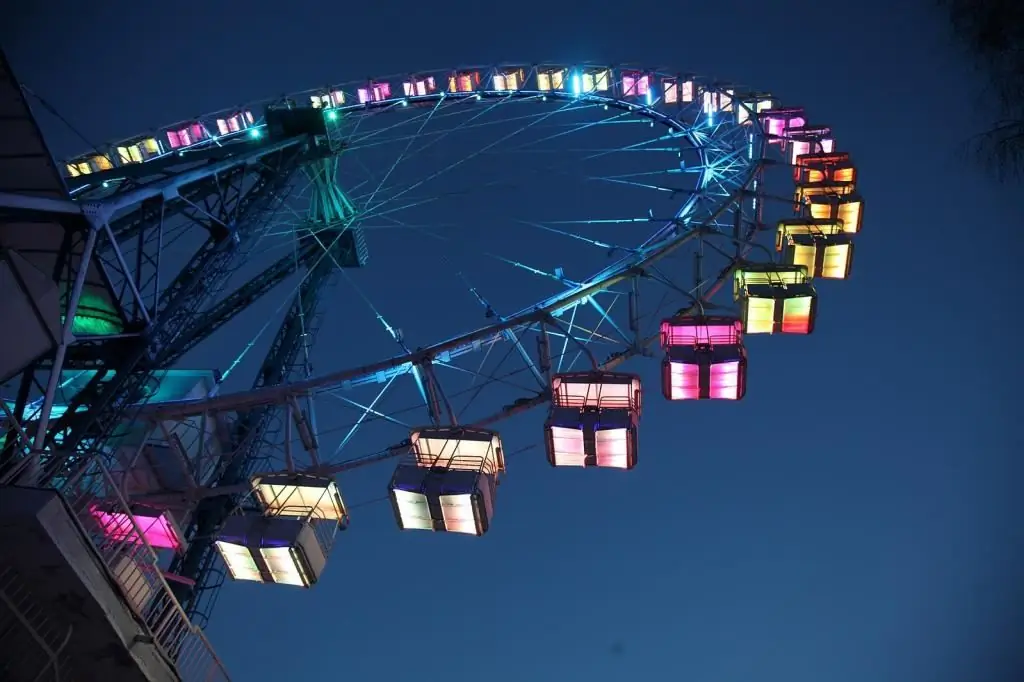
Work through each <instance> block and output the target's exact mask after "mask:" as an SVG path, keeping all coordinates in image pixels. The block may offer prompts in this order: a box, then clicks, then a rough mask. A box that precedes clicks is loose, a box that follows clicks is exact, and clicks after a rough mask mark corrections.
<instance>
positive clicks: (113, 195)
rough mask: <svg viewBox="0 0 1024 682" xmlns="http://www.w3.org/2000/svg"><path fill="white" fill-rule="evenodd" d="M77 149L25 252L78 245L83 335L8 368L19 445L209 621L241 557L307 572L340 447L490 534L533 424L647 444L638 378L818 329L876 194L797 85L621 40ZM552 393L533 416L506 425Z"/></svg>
mask: <svg viewBox="0 0 1024 682" xmlns="http://www.w3.org/2000/svg"><path fill="white" fill-rule="evenodd" d="M64 174H65V182H66V186H67V188H68V190H69V192H70V196H71V198H72V200H73V202H74V203H75V204H77V205H78V206H81V207H82V212H83V214H84V215H85V216H86V218H87V222H88V223H89V225H91V226H92V229H83V230H82V231H81V232H80V233H79V234H78V236H76V237H75V238H66V237H62V238H61V239H60V240H56V239H55V240H53V242H52V248H50V247H47V248H50V251H47V250H46V249H45V248H41V247H37V246H36V245H34V244H23V245H20V246H18V245H16V246H15V247H14V248H16V249H17V248H20V249H21V252H22V253H23V255H24V258H25V259H26V262H30V263H31V262H34V261H32V259H33V258H35V259H36V260H38V261H40V262H45V263H46V264H47V267H49V268H50V269H51V270H55V271H56V270H60V272H62V273H64V277H65V280H64V281H65V282H66V285H65V286H63V287H62V288H61V289H60V291H59V295H56V296H55V297H54V303H53V305H54V306H59V308H60V311H61V313H60V315H61V317H60V320H61V321H62V322H61V324H63V325H64V327H66V328H67V330H68V331H69V332H70V334H67V335H64V336H63V337H62V338H63V340H62V342H61V343H59V344H56V345H55V346H53V347H47V348H46V349H45V352H38V353H36V354H34V355H32V356H31V357H26V358H24V362H21V363H20V365H18V366H17V367H14V366H12V367H8V368H4V375H3V379H4V380H5V382H6V383H5V391H6V390H8V389H9V388H10V389H11V390H12V391H13V393H11V395H10V396H9V395H7V394H5V396H4V398H5V400H7V402H5V403H4V409H5V414H6V415H7V418H8V420H9V422H10V425H9V426H8V428H7V433H8V437H7V440H6V441H5V446H4V447H5V451H4V459H3V460H0V464H3V465H4V467H6V468H5V469H0V471H3V472H4V473H3V475H4V480H30V481H33V482H36V483H46V484H48V485H52V486H54V487H58V488H61V489H63V490H65V491H67V492H66V494H67V495H69V496H71V497H72V498H74V499H79V498H81V499H82V500H88V502H87V503H85V502H83V504H82V506H81V509H82V510H83V511H82V518H83V519H84V521H83V523H88V524H90V528H91V529H92V532H93V534H94V535H95V537H96V538H97V542H100V543H118V542H126V541H127V540H126V538H129V537H131V538H133V540H132V541H133V542H136V543H138V544H141V545H144V546H146V547H147V548H149V550H150V553H149V554H146V556H147V557H150V556H152V558H147V559H146V561H150V562H152V563H153V565H155V566H159V571H160V573H161V575H162V578H161V580H162V581H165V583H164V584H166V585H167V586H168V588H169V589H170V590H171V591H172V592H173V594H174V596H175V598H176V599H177V600H178V601H179V602H180V603H181V605H182V607H183V608H184V610H185V611H186V612H187V613H188V614H189V615H190V616H191V617H192V618H193V619H194V620H195V621H196V622H198V623H199V624H200V625H202V624H205V622H206V619H207V618H208V614H209V610H210V608H211V607H212V600H213V598H214V597H215V595H216V592H217V589H218V588H219V587H220V585H221V583H222V582H223V581H224V579H225V577H228V576H229V577H231V578H234V579H236V580H245V581H255V582H261V583H279V584H284V585H297V586H301V587H309V586H311V585H313V584H314V583H316V582H317V580H318V579H319V577H320V576H321V574H322V573H323V571H324V568H325V566H326V563H327V560H328V557H329V555H330V551H331V548H332V546H333V545H334V544H335V543H338V542H342V541H343V534H342V533H341V531H343V530H345V529H346V528H347V527H348V526H349V516H350V505H349V503H348V502H347V494H348V492H349V491H344V492H345V493H346V495H345V496H343V490H342V488H341V487H340V486H339V482H338V477H339V475H341V474H344V473H345V472H347V471H350V470H351V469H354V468H357V467H362V466H365V465H370V464H374V463H377V462H381V461H382V460H391V461H392V464H393V469H392V473H391V475H390V479H389V482H388V483H387V498H388V500H389V502H390V504H391V507H392V509H393V512H394V516H395V521H396V525H397V527H398V528H401V529H407V530H431V531H443V532H451V533H461V534H467V535H472V536H480V535H483V534H485V533H487V532H489V531H490V530H491V527H492V522H495V523H498V524H499V526H498V527H499V528H500V513H499V512H498V511H497V510H498V508H499V507H500V500H499V499H498V495H497V486H498V484H499V483H500V482H501V481H502V480H503V479H504V478H505V476H506V470H508V471H509V473H514V470H515V457H513V455H514V454H515V453H516V452H518V451H520V450H523V449H525V448H528V447H531V446H534V445H539V446H540V447H542V448H543V449H544V450H545V451H546V456H547V459H548V461H549V462H550V464H551V465H552V466H553V467H559V468H560V467H577V468H589V467H597V468H612V469H621V470H630V469H632V468H633V467H635V466H637V465H638V462H639V461H640V460H641V456H640V455H641V450H642V447H641V439H640V437H639V431H640V417H641V411H642V404H643V402H644V401H646V400H650V399H651V398H650V397H649V395H647V394H648V393H652V394H654V395H658V396H660V399H665V400H668V401H678V402H679V403H680V404H679V405H678V406H677V407H678V409H680V410H685V409H686V406H685V404H683V403H685V402H686V401H691V400H732V401H738V400H741V399H742V398H743V397H744V395H745V394H746V393H747V390H748V386H747V379H746V377H747V363H748V345H750V346H753V348H750V349H749V352H750V353H751V355H752V358H753V361H754V362H756V361H757V352H758V350H757V347H758V346H760V345H762V344H763V345H768V344H770V343H772V342H782V343H785V340H783V341H777V340H774V339H762V340H756V337H757V336H772V335H783V336H786V335H808V334H811V333H812V331H813V330H814V327H815V321H816V317H817V312H818V291H817V288H816V287H817V286H818V280H827V279H845V278H847V277H848V276H849V274H850V266H851V262H852V255H853V243H854V239H855V237H856V234H857V233H858V232H859V231H860V228H861V222H862V216H863V202H862V199H861V198H860V196H859V195H858V194H857V193H856V171H855V168H854V166H853V165H852V163H851V160H850V156H849V154H848V153H846V152H843V151H839V149H838V148H837V146H836V144H835V142H834V139H833V136H832V132H831V130H830V129H829V128H828V127H827V126H823V125H818V124H815V123H814V122H813V121H810V120H809V119H808V118H807V116H806V114H805V112H804V111H803V109H801V108H799V107H788V106H782V105H781V104H780V103H779V102H777V101H776V100H775V99H774V98H773V97H772V95H770V94H768V93H765V92H760V91H754V90H750V89H748V88H745V87H741V86H739V85H733V84H728V83H720V82H714V81H709V80H706V79H701V78H698V77H695V76H693V75H689V74H685V73H679V72H672V71H668V70H665V69H655V68H644V67H638V66H613V65H600V64H533V65H527V64H506V65H497V66H493V65H492V66H486V67H483V66H481V67H467V68H457V69H443V70H432V71H417V72H413V73H406V74H398V75H393V76H387V77H379V78H367V79H362V80H358V81H354V82H348V83H340V84H337V85H327V86H324V87H320V88H315V89H311V90H307V91H304V92H300V93H294V94H290V95H288V96H283V97H275V98H271V99H268V100H263V101H257V102H251V103H248V104H244V105H239V106H235V107H232V108H229V109H226V110H223V111H220V112H216V113H214V114H210V115H208V116H198V117H195V118H192V119H188V120H185V121H181V122H179V123H176V124H172V125H169V126H164V127H161V128H158V129H154V130H151V131H148V132H146V133H144V134H140V135H136V136H133V137H131V138H128V139H125V140H122V141H119V142H117V143H114V144H111V145H109V146H108V147H104V148H102V149H98V150H93V151H92V152H90V153H88V154H84V155H82V156H80V157H76V158H73V159H70V160H68V161H67V162H66V164H65V166H64ZM58 242H59V243H58ZM58 250H61V251H60V252H61V253H63V254H65V255H66V257H63V258H58V257H57V255H56V254H57V252H58ZM55 263H56V265H54V264H55ZM825 306H827V298H826V303H825ZM253 308H258V310H259V312H258V317H259V318H260V319H259V320H258V321H257V323H256V327H257V331H256V333H255V334H253V333H250V332H251V331H252V324H250V325H249V327H246V328H245V330H246V333H245V334H241V333H240V332H238V331H237V330H238V329H240V327H237V325H234V320H235V319H236V318H239V319H241V316H242V314H243V313H244V311H246V310H247V309H253ZM823 310H827V307H824V308H823ZM826 315H827V313H826ZM825 323H826V324H827V317H826V322H825ZM751 337H755V338H751ZM755 341H756V343H755ZM314 342H316V343H314ZM261 356H262V357H261ZM194 359H199V360H194ZM642 359H651V360H652V361H654V362H657V363H659V365H660V383H661V385H660V387H656V388H652V387H643V386H641V380H640V377H639V376H638V375H637V374H635V373H631V372H629V371H628V370H629V369H630V368H629V366H628V363H630V362H636V361H640V360H642ZM190 362H200V364H199V365H193V364H189V363H190ZM15 370H16V371H15ZM246 371H250V372H251V371H255V374H256V378H255V380H249V379H244V380H243V383H242V384H241V385H239V384H238V383H237V382H238V381H239V377H240V376H241V375H242V374H244V373H245V372H246ZM749 390H750V391H753V392H756V391H758V390H759V387H758V386H756V385H752V386H750V387H749ZM8 399H9V400H8ZM532 409H543V410H546V411H547V416H546V419H545V421H544V425H543V427H542V429H540V428H538V431H537V434H536V441H535V442H532V443H531V442H506V441H505V440H503V438H502V435H501V431H500V426H501V422H502V421H503V420H505V419H509V418H512V417H514V416H516V415H518V414H520V413H524V412H526V411H529V410H532ZM737 409H741V408H737ZM15 426H16V428H15ZM29 453H31V454H29ZM646 464H649V465H650V466H657V462H656V460H655V461H649V462H648V461H647V460H645V465H646ZM385 478H386V477H382V484H383V480H384V479H385ZM510 480H511V479H510ZM98 491H99V492H98ZM505 491H506V488H503V493H502V495H506V494H507V495H516V494H519V493H518V491H517V489H516V487H515V485H514V484H513V485H512V487H510V488H508V489H507V492H505ZM495 532H500V531H498V530H496V531H495ZM268 589H271V588H270V587H269V586H268ZM154 613H156V612H154ZM157 615H160V614H157ZM155 617H156V616H154V618H155Z"/></svg>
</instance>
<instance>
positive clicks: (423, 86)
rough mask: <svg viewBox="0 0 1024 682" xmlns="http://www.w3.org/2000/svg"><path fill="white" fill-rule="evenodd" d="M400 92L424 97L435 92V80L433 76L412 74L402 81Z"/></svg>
mask: <svg viewBox="0 0 1024 682" xmlns="http://www.w3.org/2000/svg"><path fill="white" fill-rule="evenodd" d="M402 92H403V93H404V94H405V96H406V97H426V96H427V95H433V94H434V93H435V92H437V82H436V81H435V80H434V77H433V76H414V77H412V78H410V79H409V80H407V81H405V82H404V83H402Z"/></svg>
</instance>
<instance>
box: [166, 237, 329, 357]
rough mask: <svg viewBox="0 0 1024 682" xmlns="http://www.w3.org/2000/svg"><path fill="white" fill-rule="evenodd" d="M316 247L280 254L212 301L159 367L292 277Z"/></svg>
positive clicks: (314, 251)
mask: <svg viewBox="0 0 1024 682" xmlns="http://www.w3.org/2000/svg"><path fill="white" fill-rule="evenodd" d="M318 250H319V248H318V247H317V246H316V245H315V244H308V245H306V246H304V247H303V248H302V251H301V253H299V254H298V255H297V256H296V255H294V254H288V255H287V256H283V257H282V258H280V259H278V260H277V261H276V262H274V263H272V264H271V265H270V266H268V267H267V268H266V269H265V270H264V271H263V272H261V273H260V274H258V275H256V276H255V277H253V278H252V279H250V280H249V281H248V282H246V283H245V284H243V285H242V286H240V287H239V288H238V289H236V290H235V291H233V292H232V293H231V294H229V295H228V296H226V297H225V298H223V299H221V300H220V301H219V302H218V303H215V304H214V305H213V306H212V307H211V308H209V309H208V310H207V311H205V312H204V313H203V314H202V316H201V317H199V318H198V319H197V320H196V321H195V324H192V325H190V326H189V328H188V329H187V330H185V332H183V333H182V334H181V335H180V336H179V337H178V338H177V339H175V341H174V343H173V345H172V346H171V348H170V349H168V350H167V351H165V352H164V353H163V354H162V355H161V357H160V361H161V366H162V367H170V366H172V365H174V364H175V363H176V362H177V361H178V360H180V359H181V357H182V356H184V355H185V354H186V353H188V352H189V351H190V350H192V349H193V348H195V347H196V346H197V345H199V344H200V343H201V342H202V341H204V340H205V339H207V338H209V337H210V336H211V335H212V334H213V333H214V332H216V331H217V330H218V329H220V328H221V327H223V326H224V325H225V324H227V323H228V322H230V321H231V320H232V319H234V317H235V316H236V315H238V314H239V313H241V312H242V311H243V310H245V309H246V308H248V307H249V306H250V305H252V304H253V303H255V302H256V301H258V300H259V299H260V298H262V297H263V296H265V295H266V294H267V293H269V292H270V291H272V290H273V289H274V288H275V287H276V286H277V285H278V284H280V283H281V282H283V281H284V280H285V279H287V278H288V277H289V276H291V275H292V273H294V272H295V271H296V270H298V268H299V265H300V264H301V263H302V262H304V261H305V260H306V258H308V257H309V256H310V255H311V254H314V253H316V251H318Z"/></svg>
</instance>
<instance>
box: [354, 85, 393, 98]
mask: <svg viewBox="0 0 1024 682" xmlns="http://www.w3.org/2000/svg"><path fill="white" fill-rule="evenodd" d="M356 96H357V98H358V99H359V103H360V104H372V103H374V102H383V101H384V100H386V99H391V84H390V83H385V82H383V81H381V82H377V81H370V82H369V83H367V84H366V85H365V86H363V87H361V88H359V89H357V90H356Z"/></svg>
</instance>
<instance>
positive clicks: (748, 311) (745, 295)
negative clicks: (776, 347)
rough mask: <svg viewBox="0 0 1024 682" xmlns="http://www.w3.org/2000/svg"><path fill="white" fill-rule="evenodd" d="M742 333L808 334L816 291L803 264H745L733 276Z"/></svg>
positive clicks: (816, 301)
mask: <svg viewBox="0 0 1024 682" xmlns="http://www.w3.org/2000/svg"><path fill="white" fill-rule="evenodd" d="M733 277H734V278H733V297H734V298H735V300H736V301H737V302H738V303H739V304H740V312H741V317H740V319H741V320H742V321H743V333H744V334H780V333H781V334H810V333H811V332H813V331H814V318H815V316H816V314H817V309H818V293H817V292H816V291H815V289H814V285H813V284H811V282H810V278H809V277H808V274H807V267H806V266H803V265H774V264H748V265H745V266H744V267H742V268H739V269H738V270H736V273H735V275H734V276H733Z"/></svg>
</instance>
